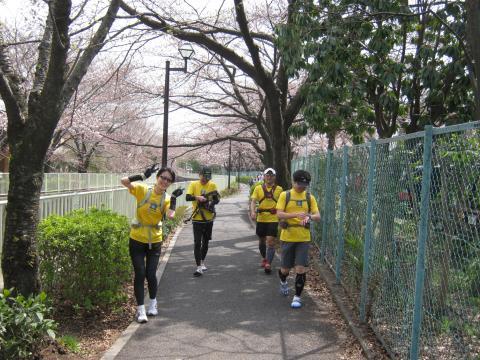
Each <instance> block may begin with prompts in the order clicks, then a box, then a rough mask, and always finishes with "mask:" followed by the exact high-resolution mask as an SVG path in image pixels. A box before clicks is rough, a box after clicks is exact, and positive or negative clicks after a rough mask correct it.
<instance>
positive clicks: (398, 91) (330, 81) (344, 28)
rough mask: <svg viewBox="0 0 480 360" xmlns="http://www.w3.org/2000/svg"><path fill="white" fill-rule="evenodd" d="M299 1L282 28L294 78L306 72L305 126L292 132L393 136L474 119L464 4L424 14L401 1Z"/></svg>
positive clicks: (357, 137) (283, 45) (287, 63)
mask: <svg viewBox="0 0 480 360" xmlns="http://www.w3.org/2000/svg"><path fill="white" fill-rule="evenodd" d="M427 3H428V1H427V2H426V5H425V9H427V8H430V5H427ZM295 6H296V8H295V13H294V15H293V21H292V23H291V24H289V25H288V26H287V25H284V26H282V27H279V28H278V29H277V34H278V35H279V38H278V46H279V48H280V50H281V54H282V57H283V60H284V61H285V66H286V67H287V69H288V70H287V71H288V74H289V76H299V74H301V73H306V74H307V75H308V83H309V86H307V87H306V88H305V95H306V98H307V101H306V103H305V105H304V107H303V109H302V111H303V114H304V118H305V123H304V124H303V125H301V124H298V125H296V128H295V129H292V130H291V135H294V136H295V135H296V136H302V135H304V134H305V133H306V127H308V128H309V129H313V130H315V131H317V132H319V133H327V134H329V133H336V132H339V131H344V132H346V133H347V134H349V135H350V136H351V138H352V139H353V141H354V142H355V143H359V142H363V135H364V134H365V133H366V132H369V133H371V132H372V131H373V130H376V131H377V133H378V134H379V136H380V137H391V136H392V135H393V134H395V132H396V131H397V130H398V129H399V128H400V127H403V128H404V129H405V130H406V132H409V133H410V132H415V131H418V130H422V129H423V127H424V126H425V125H426V124H434V125H442V124H447V125H448V124H453V123H460V122H466V121H472V115H473V111H474V99H473V93H474V92H473V88H472V82H471V81H470V78H469V72H471V69H470V68H469V63H468V61H467V56H466V54H465V48H464V46H463V44H462V39H463V38H464V37H465V25H464V24H465V4H464V3H463V2H458V3H455V4H448V3H447V4H444V5H440V6H434V7H432V8H431V10H430V11H426V12H422V11H423V10H421V9H420V8H416V7H409V6H407V2H405V1H403V0H394V1H362V2H358V1H352V0H320V1H313V0H298V1H296V2H295ZM419 13H421V14H420V15H419Z"/></svg>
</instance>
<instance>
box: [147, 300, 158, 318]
mask: <svg viewBox="0 0 480 360" xmlns="http://www.w3.org/2000/svg"><path fill="white" fill-rule="evenodd" d="M147 315H148V316H157V315H158V310H157V299H150V304H148V310H147Z"/></svg>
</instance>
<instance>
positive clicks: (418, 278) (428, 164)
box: [410, 125, 433, 360]
mask: <svg viewBox="0 0 480 360" xmlns="http://www.w3.org/2000/svg"><path fill="white" fill-rule="evenodd" d="M432 138H433V129H432V126H431V125H427V126H425V137H424V145H423V174H422V192H421V202H420V222H419V224H418V238H417V264H416V269H415V303H414V308H413V321H412V338H411V347H410V360H417V359H418V352H419V349H418V348H419V345H420V335H421V334H420V330H421V326H422V307H423V290H424V285H425V249H426V243H427V237H428V220H429V205H430V181H431V174H432Z"/></svg>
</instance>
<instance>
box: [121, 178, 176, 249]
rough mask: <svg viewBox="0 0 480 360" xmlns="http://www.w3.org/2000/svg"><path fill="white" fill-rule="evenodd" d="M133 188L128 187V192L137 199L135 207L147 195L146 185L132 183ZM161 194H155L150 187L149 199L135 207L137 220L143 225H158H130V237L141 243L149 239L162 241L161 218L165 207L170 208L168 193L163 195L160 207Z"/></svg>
mask: <svg viewBox="0 0 480 360" xmlns="http://www.w3.org/2000/svg"><path fill="white" fill-rule="evenodd" d="M132 186H133V188H131V189H129V191H130V194H132V195H133V196H135V198H136V199H137V207H138V205H139V203H140V202H141V201H142V200H143V199H144V198H145V195H147V191H148V186H147V185H145V184H141V183H133V184H132ZM161 199H162V194H155V191H153V189H152V193H151V195H150V200H149V201H147V202H146V203H145V204H144V205H142V206H141V207H139V208H137V220H138V222H139V223H140V224H143V225H158V226H153V227H147V226H138V227H134V226H132V227H131V230H130V237H131V238H132V239H134V240H137V241H139V242H142V243H148V242H149V240H150V242H152V243H157V242H161V241H162V218H163V215H164V214H165V212H166V211H167V209H169V208H170V195H168V194H166V195H165V200H164V205H163V208H162V209H160V202H161Z"/></svg>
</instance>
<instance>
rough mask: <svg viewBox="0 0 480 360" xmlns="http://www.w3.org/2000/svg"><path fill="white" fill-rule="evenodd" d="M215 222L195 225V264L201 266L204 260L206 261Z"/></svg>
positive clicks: (196, 222)
mask: <svg viewBox="0 0 480 360" xmlns="http://www.w3.org/2000/svg"><path fill="white" fill-rule="evenodd" d="M212 228H213V221H209V222H198V221H195V222H194V223H193V240H194V243H195V247H194V250H193V254H194V255H195V262H196V263H197V266H200V264H201V262H202V260H205V257H206V256H207V252H208V242H209V241H210V240H211V239H212Z"/></svg>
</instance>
